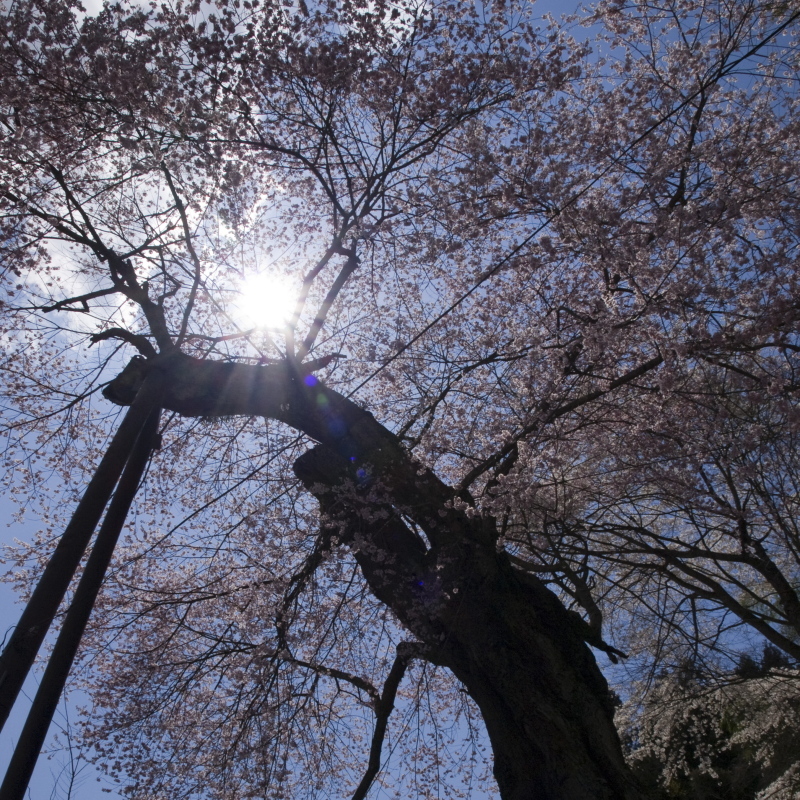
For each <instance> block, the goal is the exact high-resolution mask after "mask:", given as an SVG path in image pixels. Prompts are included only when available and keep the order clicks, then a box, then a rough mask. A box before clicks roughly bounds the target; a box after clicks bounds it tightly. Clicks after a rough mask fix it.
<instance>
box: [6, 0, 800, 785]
mask: <svg viewBox="0 0 800 800" xmlns="http://www.w3.org/2000/svg"><path fill="white" fill-rule="evenodd" d="M5 11H6V13H5V15H4V17H3V19H2V21H0V26H2V28H0V32H1V34H2V38H0V126H2V131H3V135H2V139H0V162H2V185H0V228H1V231H2V232H1V233H0V258H2V267H3V270H4V277H5V282H4V289H3V290H4V292H5V296H4V298H3V306H2V312H3V314H2V325H3V328H2V336H3V341H4V347H5V355H4V359H3V361H2V365H1V366H2V370H3V376H4V384H3V385H4V405H3V412H4V433H5V435H6V441H7V445H6V451H5V452H6V461H5V463H6V472H5V474H4V476H3V482H4V487H5V489H6V490H7V491H8V492H9V493H11V494H14V495H16V496H17V497H18V499H19V500H20V503H21V505H22V506H23V507H25V506H27V505H28V504H39V505H40V506H42V507H43V509H44V512H43V513H44V514H45V520H46V525H47V527H46V529H45V530H44V531H43V532H42V533H41V535H40V537H39V538H38V539H37V540H36V541H34V542H32V543H30V544H29V545H28V546H21V547H20V548H19V550H18V551H17V555H16V556H15V557H16V559H17V560H16V566H17V569H16V571H15V573H14V576H13V577H14V579H15V580H16V581H17V582H18V585H19V586H20V587H21V588H22V589H24V590H25V589H29V588H30V587H31V586H32V584H33V583H34V581H35V578H36V576H37V574H38V573H39V572H40V570H41V566H42V565H43V563H44V562H45V561H46V560H47V558H48V555H49V553H50V551H51V550H52V544H53V538H54V537H55V536H56V535H57V533H58V532H59V531H60V523H61V520H62V517H63V512H62V509H63V508H65V507H66V506H67V505H68V503H67V500H69V501H70V502H71V501H72V500H73V499H74V498H75V497H76V496H78V495H79V494H80V490H81V489H82V487H83V485H84V484H85V483H86V481H87V479H88V478H89V477H90V475H91V474H92V471H93V469H94V466H95V465H96V464H97V463H98V462H99V460H100V456H101V454H102V452H103V451H104V449H105V445H106V443H107V439H108V437H109V432H110V431H111V430H112V428H113V426H114V423H115V420H116V411H117V409H116V407H115V406H127V405H130V404H131V403H134V401H135V402H136V403H137V404H142V403H144V402H145V400H146V399H147V398H151V400H152V403H154V404H155V405H156V406H161V407H163V408H164V410H165V415H164V418H163V420H162V422H161V426H160V431H159V434H160V449H159V450H158V451H157V452H156V454H155V455H154V457H153V459H152V463H151V465H150V468H149V472H148V474H147V478H146V481H145V484H144V486H143V488H142V489H141V491H140V493H139V498H138V500H137V503H136V507H135V515H134V517H133V518H132V521H131V523H130V525H129V532H128V535H127V539H126V540H125V542H124V543H123V545H122V546H121V548H120V549H119V551H118V553H117V557H116V561H115V564H114V568H113V574H112V575H111V576H110V578H109V580H108V581H107V584H106V587H105V589H104V592H103V594H102V596H101V598H100V602H99V606H98V608H97V609H96V614H95V616H94V618H93V622H92V626H91V629H90V630H89V632H88V635H87V639H86V641H85V646H84V650H83V664H84V671H83V673H82V678H81V680H82V681H83V683H84V685H85V686H86V687H87V688H88V689H89V690H90V691H91V693H92V697H93V702H94V703H95V704H96V707H95V708H94V709H93V710H92V713H91V714H89V715H87V718H86V722H85V725H86V736H87V738H88V739H89V740H91V741H94V742H96V743H97V748H98V752H99V754H100V758H101V760H102V762H103V763H104V764H105V765H106V768H107V769H108V770H109V771H110V772H111V773H112V774H114V775H117V776H118V777H119V778H120V780H121V781H122V782H123V783H124V784H125V785H126V787H127V790H128V791H129V793H130V795H131V796H132V797H135V798H141V799H142V800H143V799H144V798H163V797H173V796H181V797H219V798H242V797H270V798H271V797H283V796H291V797H293V798H300V797H318V796H319V797H322V796H326V797H327V796H331V795H335V794H341V795H347V794H350V795H351V796H353V797H354V798H363V797H364V796H365V795H366V793H367V792H368V791H369V789H370V787H371V786H373V785H374V783H375V782H376V781H382V782H383V785H384V790H385V791H387V792H392V791H394V792H395V793H396V794H397V795H399V794H401V793H403V792H409V791H410V792H412V793H416V796H433V795H436V794H437V793H447V794H450V795H453V796H455V795H456V794H458V793H460V792H464V793H467V792H469V790H470V787H471V781H472V780H473V779H472V778H471V777H470V776H471V774H472V773H471V769H472V767H471V765H472V764H473V763H475V762H480V761H481V760H482V757H481V752H480V751H481V747H482V741H483V739H482V733H481V731H482V728H481V724H480V722H481V721H482V725H483V726H485V731H486V735H487V736H488V741H489V743H490V745H491V749H492V753H493V770H494V776H495V778H496V781H497V786H498V788H499V792H500V795H501V796H502V797H503V798H506V799H510V798H513V800H528V799H530V800H533V798H548V799H550V798H552V799H553V800H555V798H560V799H561V798H563V799H564V800H572V799H573V798H575V799H577V798H581V799H583V798H590V797H591V798H615V800H616V799H617V798H639V797H643V796H646V792H647V790H646V789H644V788H642V787H641V786H640V784H639V782H638V780H637V778H636V777H635V776H634V774H633V773H632V772H631V770H630V769H629V768H628V766H627V765H626V763H625V760H624V757H623V751H622V748H621V745H620V741H619V737H618V735H617V733H616V730H615V728H614V725H613V703H612V699H611V695H610V693H609V692H608V688H607V684H606V681H605V679H604V677H603V675H602V673H601V672H600V670H599V668H598V666H597V664H596V662H595V657H594V655H593V653H592V651H591V650H590V647H589V646H590V645H591V646H592V647H594V648H595V649H596V650H599V651H604V652H605V653H606V654H607V655H608V656H609V658H612V659H616V658H618V657H619V656H621V655H622V651H625V652H627V653H628V654H629V655H631V656H635V657H636V658H637V659H638V661H637V663H641V664H642V665H644V666H645V667H649V668H651V669H653V670H664V669H669V668H670V667H674V666H675V665H677V664H679V663H681V661H683V660H685V659H686V658H691V659H693V661H694V663H701V662H703V661H704V660H707V661H709V662H711V661H712V660H715V659H716V660H719V659H720V657H721V656H724V653H725V648H728V649H730V648H731V647H732V646H733V645H735V642H736V637H735V636H734V637H731V635H730V631H731V628H735V627H741V626H746V627H747V628H748V629H750V630H752V631H754V632H756V633H758V634H759V635H760V636H762V637H764V638H765V639H766V640H767V641H769V642H770V643H771V644H772V645H773V646H774V647H775V648H778V650H779V651H780V652H781V653H783V654H784V655H785V657H786V658H787V659H789V660H790V661H791V662H792V663H795V662H796V661H797V660H800V645H799V644H798V636H799V635H800V598H798V593H797V588H796V587H797V586H798V579H799V578H800V574H799V573H800V570H799V569H798V567H799V565H800V537H799V536H798V529H797V526H796V520H797V519H798V514H797V512H798V509H797V497H798V492H797V476H798V470H797V466H798V465H797V447H796V446H795V445H796V437H797V430H798V424H799V423H800V414H798V405H797V390H798V388H800V383H798V376H797V369H798V352H799V351H800V339H798V323H799V322H800V303H799V302H798V298H799V297H800V285H798V273H797V269H796V262H797V249H798V237H800V228H799V227H798V209H800V204H798V195H797V181H798V177H800V176H798V169H800V167H799V166H798V160H797V152H798V150H799V149H800V147H799V146H800V129H798V126H797V122H796V120H797V119H798V118H800V116H798V93H797V91H796V75H797V70H798V66H800V65H799V64H798V55H799V54H800V50H799V49H798V41H797V37H798V35H800V25H798V21H799V20H800V12H797V11H795V10H794V9H793V8H790V7H789V5H788V4H780V3H776V4H769V3H767V4H765V3H763V2H730V3H725V2H723V3H716V4H707V3H702V2H699V0H674V1H672V2H669V1H666V0H665V1H664V2H662V1H661V0H658V2H655V3H647V4H645V3H631V4H625V3H622V2H616V1H614V2H610V1H609V2H601V3H600V4H599V5H598V6H597V8H596V9H595V11H594V12H593V13H592V14H591V15H587V16H586V17H585V19H584V20H583V22H585V23H586V25H587V26H588V27H587V28H586V29H581V28H575V29H574V30H571V29H570V28H569V27H568V26H566V25H565V26H559V25H558V24H556V23H554V22H542V21H540V20H537V19H536V17H535V16H534V14H533V11H534V9H533V8H532V7H531V5H530V4H529V3H527V2H523V0H519V1H517V0H513V1H509V2H496V3H493V4H488V5H482V4H479V5H473V4H468V3H447V2H432V3H426V4H418V3H414V2H388V0H376V2H370V3H363V2H357V1H356V0H341V1H340V2H336V0H320V1H319V2H311V0H306V1H305V2H303V0H299V2H298V3H297V4H291V3H290V4H284V3H273V2H265V3H259V2H249V0H248V2H237V1H236V0H219V2H218V3H216V4H199V3H195V4H187V5H183V4H180V3H179V4H175V5H174V6H171V5H169V4H164V5H161V6H158V7H154V8H151V9H142V8H140V7H137V6H127V5H125V4H114V5H106V6H105V7H104V9H103V11H102V12H101V13H100V14H99V15H98V16H97V17H82V16H79V15H78V14H77V12H76V7H71V6H70V5H69V4H67V3H64V2H60V1H58V2H57V1H56V0H53V1H52V2H50V0H25V1H24V2H18V3H17V2H15V3H10V4H7V6H6V8H5ZM573 24H577V23H573ZM587 31H588V33H587ZM587 36H589V37H590V38H591V42H589V41H586V39H587ZM593 48H594V49H595V52H592V50H593ZM253 275H259V276H261V278H262V279H264V278H266V279H268V280H269V281H271V283H269V284H268V287H267V288H266V289H264V288H263V285H262V288H258V285H257V284H256V283H255V282H254V281H253V280H252V276H253ZM282 286H288V287H289V288H290V290H291V292H292V299H291V301H290V302H289V301H285V303H284V305H285V306H286V308H285V309H284V311H288V313H287V314H286V315H285V318H281V316H282V315H281V313H280V312H273V313H274V314H275V316H273V317H272V318H264V319H260V318H259V313H261V314H264V315H266V313H267V310H268V307H269V306H270V305H271V301H272V300H273V299H274V298H275V296H277V295H278V294H279V292H280V291H282V288H281V287H282ZM259 292H260V294H257V293H259ZM253 301H254V304H255V306H256V310H255V312H254V311H253V310H252V308H251V310H250V311H249V318H247V316H248V315H247V314H245V313H244V312H245V306H246V305H249V304H251V303H253ZM254 317H255V318H254ZM90 348H91V349H90ZM134 352H135V353H136V355H134V357H133V359H131V360H129V358H130V355H131V353H134ZM126 362H128V363H127V366H125V367H124V369H123V366H124V364H125V363H126ZM100 390H102V396H101V392H100ZM143 398H144V399H143ZM134 408H139V406H138V405H135V406H134ZM23 628H24V626H22V628H20V629H19V630H18V631H17V632H16V633H15V637H16V638H15V639H13V643H12V644H13V646H11V650H12V651H13V650H14V648H17V646H18V644H19V643H20V642H22V641H23V640H24V639H25V637H26V636H28V633H27V632H26V630H23ZM20 646H21V645H20ZM9 652H11V651H9ZM15 652H16V651H15ZM3 658H4V659H8V658H10V656H8V655H7V654H4V656H3ZM8 663H10V662H9V661H8V660H6V661H4V662H2V663H0V667H3V668H5V665H7V664H8ZM792 674H794V673H792ZM0 688H2V687H0ZM787 691H789V690H788V689H787ZM726 702H727V701H726ZM395 704H397V705H398V709H399V711H398V713H397V714H395V715H394V716H390V715H391V712H392V710H393V708H394V706H395ZM675 708H676V709H678V708H679V705H677V704H676V705H675ZM753 708H755V707H753ZM747 709H749V710H747V713H748V714H749V713H750V711H751V710H752V709H751V708H750V706H748V707H747ZM675 713H678V711H677V710H676V712H675ZM753 713H755V712H753ZM387 737H388V738H387ZM395 751H396V752H397V753H400V754H401V758H402V759H403V762H402V763H403V766H404V768H405V769H406V770H408V774H407V775H403V776H402V777H401V778H398V779H397V786H396V788H393V787H392V785H391V784H392V781H393V780H394V778H393V776H392V774H390V773H388V772H383V773H381V765H383V764H385V763H386V759H387V757H388V756H387V753H389V752H395ZM759 763H760V762H759ZM478 771H480V770H478ZM309 776H313V777H312V779H311V780H309ZM476 780H477V778H476Z"/></svg>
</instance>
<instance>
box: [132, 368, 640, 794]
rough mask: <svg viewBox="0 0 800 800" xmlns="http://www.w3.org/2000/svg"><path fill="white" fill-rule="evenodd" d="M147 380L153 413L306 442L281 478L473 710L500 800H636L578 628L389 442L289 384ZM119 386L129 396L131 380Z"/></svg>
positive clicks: (315, 390)
mask: <svg viewBox="0 0 800 800" xmlns="http://www.w3.org/2000/svg"><path fill="white" fill-rule="evenodd" d="M147 368H148V369H152V368H155V369H164V370H165V372H166V374H167V375H168V378H167V384H168V388H167V391H166V398H165V401H164V406H165V407H166V408H168V409H171V410H174V411H177V412H178V413H181V414H184V415H187V416H198V415H202V416H215V415H220V416H222V415H225V416H228V415H240V414H241V415H261V416H267V417H271V418H274V419H278V420H281V421H283V422H286V423H287V424H289V425H291V426H292V427H294V428H296V429H297V430H300V431H303V432H304V433H306V434H308V435H309V436H311V437H312V438H314V439H316V440H317V441H318V442H320V443H321V444H320V446H317V447H315V448H313V449H311V450H310V451H308V452H307V453H305V454H304V455H303V456H302V457H301V458H299V459H298V460H297V462H296V464H295V472H296V474H297V475H298V477H299V478H300V479H301V480H302V482H303V483H304V485H305V486H306V488H307V489H308V490H309V491H311V492H312V493H313V494H314V495H315V497H317V499H318V500H319V502H320V506H321V510H322V512H323V524H324V525H325V526H326V527H327V529H328V531H329V532H331V533H335V534H336V535H338V536H339V537H340V539H342V540H344V541H346V542H347V543H348V544H349V546H350V547H351V549H352V550H353V552H354V554H355V557H356V559H357V560H358V563H359V565H360V566H361V569H362V571H363V573H364V576H365V578H366V580H367V582H368V583H369V585H370V588H371V590H372V591H373V593H374V594H375V596H376V597H377V598H378V599H379V600H380V601H381V602H383V603H385V604H387V605H388V606H389V607H390V608H391V609H392V610H393V612H394V613H395V614H396V615H397V617H398V618H399V619H400V621H401V622H402V623H403V624H404V625H405V626H406V627H407V628H408V630H409V631H410V632H411V633H412V634H413V635H414V636H416V637H417V638H418V639H419V640H420V641H421V642H423V643H424V644H426V645H427V652H428V653H429V654H430V655H429V657H430V660H431V661H432V662H433V663H436V664H439V665H441V666H444V667H447V668H448V669H450V670H451V671H452V672H453V674H454V675H455V676H456V677H457V678H458V679H459V680H460V681H461V682H462V683H463V684H464V686H465V687H466V689H467V691H468V692H469V694H470V695H471V696H472V698H473V699H474V700H475V702H476V703H477V705H478V707H479V709H480V711H481V713H482V715H483V719H484V722H485V724H486V728H487V731H488V734H489V737H490V740H491V743H492V748H493V751H494V758H495V764H494V772H495V776H496V778H497V782H498V785H499V788H500V792H501V795H502V797H503V798H504V800H589V798H597V799H600V798H603V799H606V798H608V800H611V799H612V798H614V800H634V799H635V798H640V797H642V796H643V794H642V793H641V791H640V790H639V789H638V788H637V787H636V785H635V784H634V781H633V778H632V777H631V775H630V773H629V771H628V770H627V768H626V766H625V762H624V759H623V756H622V750H621V746H620V742H619V738H618V736H617V733H616V730H615V728H614V725H613V713H612V706H611V698H610V695H609V692H608V687H607V684H606V682H605V679H604V678H603V675H602V673H601V672H600V670H599V668H598V667H597V664H596V663H595V659H594V656H593V655H592V652H591V650H590V649H589V648H588V646H587V645H586V642H585V639H584V637H583V634H584V632H585V626H584V625H583V623H582V620H581V619H580V617H579V616H578V615H577V614H575V613H574V612H571V611H568V610H567V609H565V608H564V606H563V605H562V604H561V603H560V601H559V600H558V598H557V597H556V596H555V595H554V594H553V593H552V592H550V591H549V590H548V589H547V588H546V587H545V586H544V584H543V583H541V582H540V581H539V580H538V579H536V578H535V577H532V576H530V575H527V574H525V573H521V572H519V571H517V570H514V569H513V567H512V566H511V564H510V562H509V560H508V558H507V557H506V555H505V554H504V553H502V552H498V551H497V549H496V538H497V536H496V529H495V524H494V520H493V519H492V518H490V517H483V516H480V515H475V516H472V517H469V516H468V515H467V514H466V513H464V512H463V511H460V510H458V509H457V508H454V503H453V500H454V499H455V492H454V490H453V489H452V488H450V487H448V486H446V485H445V484H444V483H442V481H440V480H439V479H438V478H437V477H436V476H435V475H434V474H433V473H432V472H431V471H430V470H428V469H426V468H424V467H421V466H420V465H419V464H417V463H415V462H414V460H413V458H412V457H411V456H410V455H409V454H408V453H407V451H405V450H404V449H403V447H402V446H401V444H400V442H399V441H398V440H397V438H396V437H395V436H394V435H393V434H392V433H391V432H390V431H388V430H387V429H386V428H384V427H383V426H382V425H380V424H379V423H378V422H377V421H376V420H375V419H374V418H373V417H372V415H371V414H369V413H368V412H366V411H364V410H363V409H361V408H360V407H358V406H357V405H356V404H354V403H352V402H350V401H349V400H347V399H346V398H344V397H342V396H341V395H339V394H338V393H336V392H334V391H332V390H330V389H327V388H325V387H323V386H322V385H321V384H319V383H317V382H315V381H314V380H313V379H312V380H308V381H306V380H305V377H307V376H304V375H303V373H302V370H301V369H292V368H290V367H289V366H288V365H277V366H266V367H254V366H249V365H239V364H223V363H219V362H208V361H205V362H203V361H198V360H195V359H192V358H189V357H187V356H183V355H173V356H171V357H169V358H164V359H157V360H155V361H154V362H152V364H151V365H148V367H147ZM130 369H133V370H141V369H142V365H141V363H139V364H138V365H137V366H132V367H131V368H130ZM125 380H126V381H128V383H129V384H130V383H131V381H130V374H129V375H127V376H126V378H125ZM133 383H134V384H135V381H134V382H133ZM308 383H310V384H313V385H311V386H308V385H307V384H308ZM456 505H457V504H456ZM404 518H405V519H412V520H413V522H414V524H415V525H417V526H419V528H420V529H421V531H423V532H424V534H425V537H426V539H427V542H426V541H424V540H423V538H422V536H420V535H418V534H417V533H415V532H413V531H412V530H411V529H410V528H409V527H408V526H407V525H406V524H405V523H404V521H403V519H404Z"/></svg>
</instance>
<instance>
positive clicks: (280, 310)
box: [235, 272, 297, 330]
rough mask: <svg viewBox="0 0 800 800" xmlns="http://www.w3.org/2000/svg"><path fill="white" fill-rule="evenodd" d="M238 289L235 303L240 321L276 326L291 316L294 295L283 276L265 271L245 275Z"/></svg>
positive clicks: (273, 328) (272, 327)
mask: <svg viewBox="0 0 800 800" xmlns="http://www.w3.org/2000/svg"><path fill="white" fill-rule="evenodd" d="M239 292H240V294H239V296H238V297H237V299H236V302H235V306H236V316H237V319H238V320H239V322H240V323H241V324H243V325H245V326H247V327H250V328H262V329H264V330H278V329H280V328H283V327H285V326H286V325H287V324H288V322H289V320H290V319H291V316H292V312H293V311H294V306H295V302H296V300H297V297H296V293H295V289H294V288H293V287H292V285H291V284H290V283H289V281H288V280H286V278H284V277H282V276H276V275H270V274H269V273H266V272H262V273H260V274H254V275H249V276H248V277H246V278H245V279H244V280H243V281H242V283H241V285H240V286H239Z"/></svg>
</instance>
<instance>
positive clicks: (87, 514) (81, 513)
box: [0, 375, 161, 730]
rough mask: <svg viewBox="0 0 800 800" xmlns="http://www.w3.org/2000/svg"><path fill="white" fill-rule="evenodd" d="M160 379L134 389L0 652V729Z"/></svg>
mask: <svg viewBox="0 0 800 800" xmlns="http://www.w3.org/2000/svg"><path fill="white" fill-rule="evenodd" d="M160 384H161V379H160V378H159V377H158V376H155V375H153V376H152V377H148V378H147V379H146V380H145V383H144V384H143V385H142V388H141V389H140V390H139V393H138V394H137V395H136V399H135V400H134V402H133V405H131V407H130V409H129V410H128V413H127V414H126V415H125V419H123V421H122V424H121V425H120V426H119V428H118V429H117V432H116V434H115V435H114V438H113V439H112V440H111V444H110V445H109V447H108V450H106V453H105V455H104V456H103V458H102V460H101V461H100V464H99V466H98V467H97V470H96V471H95V473H94V476H93V477H92V480H91V481H90V482H89V485H88V486H87V487H86V491H85V492H84V495H83V497H82V498H81V501H80V503H79V504H78V507H77V508H76V509H75V513H74V514H73V515H72V519H71V520H70V522H69V525H67V527H66V530H65V531H64V534H63V535H62V537H61V540H60V541H59V543H58V546H57V547H56V549H55V551H54V553H53V555H52V556H51V558H50V561H49V562H48V564H47V566H46V567H45V570H44V572H43V573H42V577H41V578H40V579H39V583H38V584H37V585H36V588H35V589H34V591H33V594H32V595H31V598H30V600H29V601H28V604H27V606H26V607H25V610H24V611H23V612H22V616H21V617H20V620H19V622H18V623H17V626H16V628H15V629H14V631H13V633H12V634H11V636H10V637H9V640H8V644H7V645H6V647H5V649H4V650H3V654H2V655H0V730H2V728H3V725H5V722H6V720H7V719H8V715H9V714H10V713H11V708H12V706H13V705H14V701H15V700H16V699H17V695H18V694H19V691H20V689H21V688H22V684H23V683H25V678H26V677H27V676H28V672H29V671H30V668H31V665H32V664H33V661H34V659H35V658H36V654H37V653H38V652H39V647H41V644H42V641H43V640H44V637H45V634H46V633H47V630H48V628H49V627H50V623H51V622H52V621H53V617H55V615H56V612H57V611H58V607H59V605H61V601H62V600H63V599H64V595H65V594H66V591H67V588H68V587H69V584H70V582H71V581H72V578H73V576H74V575H75V570H76V569H77V568H78V565H79V564H80V562H81V558H82V557H83V554H84V552H85V550H86V547H87V545H88V544H89V541H90V539H91V538H92V533H94V529H95V528H96V527H97V523H98V522H99V521H100V517H101V516H102V514H103V510H104V509H105V507H106V504H107V503H108V499H109V497H111V493H112V492H113V491H114V487H115V486H116V484H117V481H118V480H119V476H120V473H121V472H122V469H123V467H124V466H125V463H126V462H127V460H128V457H129V456H130V454H131V451H132V449H133V446H134V443H135V442H136V439H137V438H138V436H139V434H140V433H141V430H142V426H143V425H144V423H145V420H146V419H147V417H148V416H149V414H150V412H151V411H152V410H153V408H154V407H155V405H156V403H157V402H158V399H159V397H160V394H161V388H160Z"/></svg>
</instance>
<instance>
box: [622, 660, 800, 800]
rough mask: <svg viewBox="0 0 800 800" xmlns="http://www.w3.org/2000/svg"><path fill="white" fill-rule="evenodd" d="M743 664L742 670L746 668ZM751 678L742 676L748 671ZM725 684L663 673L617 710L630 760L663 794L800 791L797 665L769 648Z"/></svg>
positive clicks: (741, 799)
mask: <svg viewBox="0 0 800 800" xmlns="http://www.w3.org/2000/svg"><path fill="white" fill-rule="evenodd" d="M742 666H744V670H743V669H742ZM743 671H744V672H745V673H746V674H745V675H742V672H743ZM736 674H737V675H742V677H741V678H740V679H739V680H735V676H734V675H730V676H728V677H729V681H730V679H731V678H733V679H734V680H733V681H730V682H728V683H727V684H721V685H716V686H715V685H713V684H710V683H709V682H707V681H703V680H702V679H701V678H700V676H699V675H698V674H697V673H696V672H695V673H693V672H692V670H690V669H689V670H687V669H683V670H681V671H677V672H675V673H672V674H670V675H663V676H662V677H661V678H660V679H659V680H658V681H657V683H656V685H655V687H654V688H653V689H652V690H650V691H648V692H647V693H646V695H645V697H644V699H643V702H638V701H637V700H635V699H633V700H630V701H629V702H627V703H625V704H623V705H622V707H621V708H620V710H619V711H618V717H617V718H618V722H619V723H620V727H621V731H622V733H623V738H624V739H625V740H626V742H627V744H628V746H629V749H630V751H629V756H628V759H629V762H630V763H631V765H632V767H633V769H634V771H635V772H636V773H637V774H638V775H639V776H640V778H641V779H642V781H643V783H644V784H645V785H650V786H653V788H655V789H656V790H657V792H658V795H659V796H662V797H664V798H686V800H689V798H691V799H692V800H695V799H696V800H712V799H713V798H726V800H767V799H768V798H771V799H772V800H791V798H794V797H797V793H798V791H800V756H798V753H800V734H798V730H800V726H798V723H799V722H800V716H798V715H800V693H798V680H797V677H798V676H797V672H796V670H791V669H788V668H787V667H786V664H785V661H784V659H783V658H782V657H781V655H780V652H779V651H778V650H776V649H775V648H770V647H767V648H765V650H764V653H763V655H762V658H761V663H760V664H759V663H758V662H757V661H756V660H755V659H753V658H752V657H751V656H747V657H746V659H743V662H742V664H740V667H739V668H737V670H736Z"/></svg>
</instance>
